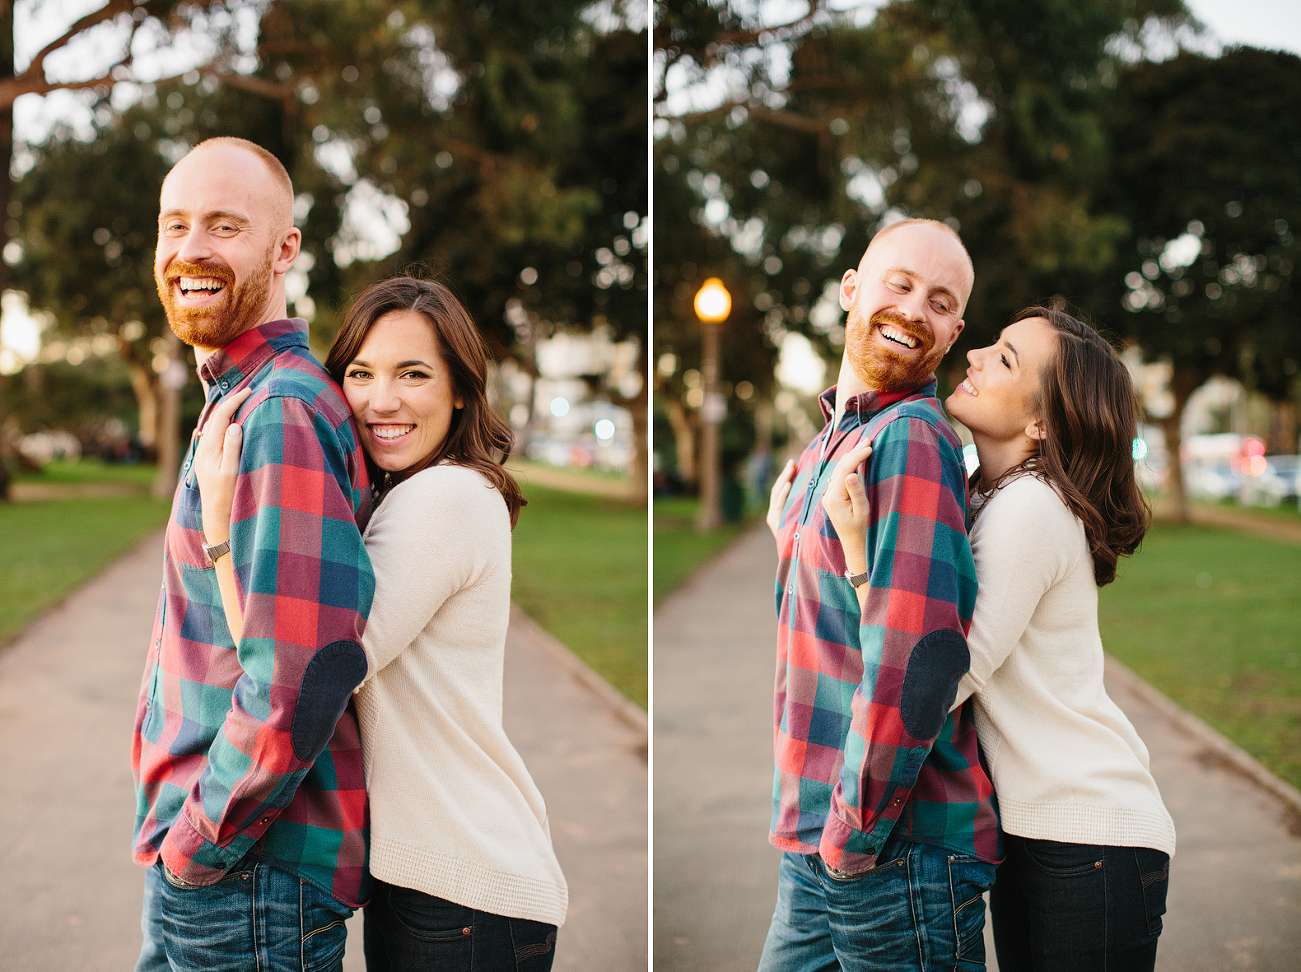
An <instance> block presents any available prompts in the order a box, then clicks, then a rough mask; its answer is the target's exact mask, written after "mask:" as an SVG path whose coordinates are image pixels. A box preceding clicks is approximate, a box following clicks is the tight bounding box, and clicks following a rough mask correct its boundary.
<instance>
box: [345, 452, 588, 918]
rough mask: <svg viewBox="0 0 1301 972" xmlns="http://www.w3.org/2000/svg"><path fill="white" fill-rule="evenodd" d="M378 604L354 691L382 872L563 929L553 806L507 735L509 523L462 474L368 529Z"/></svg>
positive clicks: (425, 475) (469, 475) (404, 497)
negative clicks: (365, 664) (550, 816)
mask: <svg viewBox="0 0 1301 972" xmlns="http://www.w3.org/2000/svg"><path fill="white" fill-rule="evenodd" d="M365 540H366V550H367V552H368V553H369V554H370V559H371V564H372V565H373V567H374V569H375V580H376V583H375V602H374V605H373V607H372V608H371V612H370V617H369V620H368V621H367V623H366V631H365V636H364V639H363V642H364V647H365V649H366V656H367V659H368V661H369V664H370V670H369V672H368V674H367V678H366V681H365V682H364V683H363V684H362V686H361V688H359V689H358V690H357V697H356V698H357V715H358V719H359V722H360V725H361V741H362V755H363V757H364V760H365V766H366V789H367V791H368V792H369V794H370V814H371V838H370V872H371V874H373V875H374V876H375V877H377V878H379V879H380V880H383V881H387V882H388V883H389V884H395V885H399V886H401V887H405V888H414V889H416V890H418V891H423V892H425V893H426V894H431V895H435V896H437V897H440V898H446V899H448V900H450V901H455V902H456V903H457V904H461V905H465V906H467V907H470V908H474V909H476V910H479V911H485V912H489V913H491V914H496V915H505V916H507V917H511V918H528V919H532V920H534V921H541V922H547V923H549V924H554V925H561V924H563V923H564V920H565V911H566V908H567V906H568V890H567V888H566V886H565V879H564V876H563V875H562V874H561V873H560V865H559V864H558V863H557V861H556V856H555V854H554V853H553V852H552V849H551V835H550V831H549V829H548V826H547V811H546V806H545V805H544V804H543V802H542V794H541V793H539V792H538V788H537V787H536V786H535V785H534V783H533V780H532V779H531V778H530V777H529V774H528V770H527V769H525V768H524V762H523V760H521V759H520V756H519V754H518V753H517V752H516V751H515V749H514V747H513V746H511V744H510V741H509V740H508V739H507V738H506V734H505V732H504V731H503V730H502V725H501V714H502V663H503V657H504V653H505V643H506V623H507V617H508V614H509V611H510V518H509V515H508V513H507V510H506V504H505V503H504V502H503V500H502V497H501V494H500V493H498V492H497V490H496V489H494V488H493V487H492V486H491V485H490V484H489V483H488V481H487V480H485V479H484V478H483V477H482V476H481V475H479V474H478V473H477V472H474V471H473V470H470V469H466V468H464V467H462V466H451V465H440V466H435V467H432V468H430V469H426V470H424V471H422V472H419V473H416V474H415V475H414V476H412V477H411V478H410V479H407V480H405V481H404V482H402V483H400V484H399V485H397V486H395V487H394V488H393V490H392V491H391V492H390V493H389V494H388V496H386V497H385V498H384V501H383V502H382V503H381V504H380V505H379V508H378V509H377V510H376V511H375V513H374V514H373V515H372V517H371V520H370V523H369V525H368V526H367V528H366V533H365Z"/></svg>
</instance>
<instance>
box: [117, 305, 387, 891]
mask: <svg viewBox="0 0 1301 972" xmlns="http://www.w3.org/2000/svg"><path fill="white" fill-rule="evenodd" d="M200 374H201V375H202V376H203V378H204V380H205V381H206V382H207V383H208V385H209V389H210V390H209V396H208V405H207V407H206V408H205V409H204V413H203V415H202V416H201V417H200V419H199V428H200V429H202V428H203V426H204V424H205V422H206V421H207V416H208V414H209V413H210V412H211V411H212V408H213V406H214V405H215V404H216V403H217V402H218V401H220V400H221V399H222V398H223V397H224V396H226V395H228V394H231V393H233V392H235V391H238V390H239V389H242V388H245V387H249V388H252V389H253V394H252V395H251V396H250V397H249V399H248V400H247V401H246V402H245V403H244V404H243V405H242V406H241V407H240V411H239V420H240V422H241V424H242V425H243V429H244V444H243V451H242V454H241V458H240V471H239V479H238V481H237V484H236V490H235V499H234V508H233V510H232V515H231V520H232V522H231V534H230V538H231V549H230V552H231V557H232V563H233V565H234V568H235V576H236V586H237V588H238V596H239V600H240V603H241V606H242V607H243V611H244V631H243V635H242V637H241V638H240V641H239V644H238V645H236V644H235V643H234V641H233V639H232V638H231V634H230V630H229V628H228V627H227V625H226V618H225V614H224V613H223V611H222V607H221V594H220V591H219V590H218V587H217V577H216V571H215V570H213V569H212V565H211V562H210V561H209V560H208V558H207V555H206V554H205V553H204V551H203V548H202V546H201V544H202V543H203V542H204V535H203V519H202V515H201V512H202V510H201V506H200V502H199V489H198V484H197V483H196V481H195V478H194V475H193V473H192V472H191V464H192V462H193V457H194V449H195V446H196V444H197V442H198V439H197V436H196V438H195V439H194V440H193V441H192V442H191V444H190V449H189V452H188V454H187V456H186V458H185V462H184V466H183V467H182V471H181V472H182V474H181V481H180V482H179V483H178V484H177V488H176V494H175V497H174V499H173V501H172V515H171V520H170V521H169V523H168V526H167V538H166V549H165V552H164V556H163V591H162V596H161V598H160V599H159V604H158V614H157V617H156V619H155V622H154V631H153V637H152V639H151V646H150V650H149V656H148V661H147V663H146V665H145V676H144V682H143V684H142V686H141V692H140V701H139V703H138V706H137V710H136V724H135V737H134V742H133V749H132V767H133V769H134V773H135V780H136V821H135V860H136V862H137V863H138V864H141V865H145V866H149V865H152V864H153V863H154V862H155V861H156V860H157V859H158V858H159V856H161V857H162V860H163V863H164V864H165V865H166V866H167V868H168V869H169V870H170V871H171V872H172V873H173V874H174V875H176V876H177V877H178V878H180V879H181V880H182V881H184V882H187V883H190V884H196V885H206V884H213V883H215V882H216V881H218V880H220V879H221V878H222V877H223V876H224V875H225V873H226V872H227V871H228V870H229V869H230V868H231V867H233V866H234V865H235V864H236V863H237V862H238V861H239V860H240V859H241V858H243V857H244V856H245V855H247V854H250V853H251V854H252V855H253V856H255V857H257V858H259V859H261V860H264V861H266V862H267V863H269V864H272V865H273V866H277V867H280V868H282V869H284V870H288V871H290V872H292V873H295V874H297V875H298V876H299V877H301V878H303V879H304V880H307V881H310V882H312V883H313V884H315V885H316V886H318V887H320V888H321V889H322V890H324V891H326V892H327V893H329V894H331V895H333V896H334V897H335V898H336V899H338V900H339V901H341V902H343V903H344V904H347V905H351V906H357V905H360V904H361V903H362V902H363V901H364V900H365V897H366V896H367V895H368V893H369V892H368V881H369V879H368V877H367V875H366V841H367V805H366V791H365V778H364V775H363V771H362V759H361V743H360V738H359V733H358V729H357V719H356V715H355V713H354V710H353V707H352V690H353V689H354V688H355V687H356V686H357V685H358V684H360V682H361V680H362V678H363V677H364V676H365V673H366V658H365V655H364V654H363V652H362V649H361V635H362V629H363V628H364V626H365V622H366V615H367V614H368V613H369V611H370V605H371V598H372V596H373V595H374V590H375V583H374V576H373V574H372V572H371V566H370V558H369V557H368V556H367V555H366V548H365V547H364V546H363V545H362V540H361V533H360V530H361V529H362V528H364V526H365V523H366V521H367V519H368V518H369V516H370V490H369V483H368V479H367V474H366V464H365V461H364V458H363V456H362V453H361V449H360V447H359V444H358V441H357V438H356V435H355V432H354V426H353V424H352V415H351V412H350V410H349V408H348V404H347V402H346V401H345V400H344V398H343V395H342V394H341V393H340V391H339V388H338V386H337V385H335V384H334V382H333V381H332V380H331V379H330V377H329V376H328V375H327V374H326V373H325V371H324V370H323V369H322V368H321V366H320V365H319V364H318V363H317V361H316V359H315V358H313V357H312V355H311V353H310V352H309V351H308V349H307V324H306V322H305V321H301V320H296V319H294V320H281V321H273V322H271V323H268V324H264V325H262V326H261V327H258V328H254V329H253V330H250V331H247V332H245V333H244V334H242V335H240V336H239V337H238V338H236V339H235V340H234V341H232V342H231V343H230V344H229V345H227V347H225V348H224V349H222V350H220V351H217V352H216V353H215V354H213V355H212V356H211V357H209V358H208V359H207V360H206V361H205V362H204V363H203V366H202V367H201V368H200Z"/></svg>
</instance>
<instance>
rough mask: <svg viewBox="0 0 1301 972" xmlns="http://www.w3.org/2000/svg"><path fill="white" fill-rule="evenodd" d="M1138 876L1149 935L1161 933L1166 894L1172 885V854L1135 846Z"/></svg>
mask: <svg viewBox="0 0 1301 972" xmlns="http://www.w3.org/2000/svg"><path fill="white" fill-rule="evenodd" d="M1134 860H1135V862H1136V863H1137V865H1138V878H1139V882H1140V883H1141V884H1142V886H1143V908H1144V910H1145V911H1146V913H1147V931H1148V934H1149V935H1159V934H1161V916H1162V915H1164V914H1165V896H1166V891H1167V890H1168V889H1169V887H1170V855H1168V854H1166V853H1164V852H1163V851H1158V850H1151V849H1149V848H1147V847H1135V848H1134Z"/></svg>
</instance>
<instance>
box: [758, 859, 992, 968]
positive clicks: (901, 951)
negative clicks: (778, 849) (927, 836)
mask: <svg viewBox="0 0 1301 972" xmlns="http://www.w3.org/2000/svg"><path fill="white" fill-rule="evenodd" d="M993 879H994V865H992V864H986V863H985V862H984V861H981V860H978V859H976V858H974V857H968V856H965V855H961V854H956V853H954V852H953V851H951V850H945V849H944V848H942V847H932V846H930V845H929V844H916V843H911V842H907V841H893V840H892V841H888V842H887V843H886V845H885V847H884V848H883V850H882V852H881V856H880V857H879V858H878V863H877V866H876V867H874V868H873V869H872V870H870V871H866V872H864V873H863V874H861V875H855V876H854V877H852V878H848V879H841V878H837V877H835V876H833V875H832V874H830V873H829V872H828V871H827V868H826V865H825V864H823V862H822V859H821V858H820V857H818V856H817V855H816V854H810V855H808V856H801V855H799V854H790V853H787V854H783V855H782V863H781V869H780V870H779V872H778V880H777V908H776V911H775V912H774V914H773V918H772V926H771V927H770V928H769V929H768V940H767V941H766V942H765V943H764V946H763V956H762V958H760V959H759V972H835V970H840V969H843V970H844V972H869V970H872V972H877V970H879V972H930V970H933V969H945V970H955V969H956V970H958V972H983V970H984V968H985V940H984V928H985V902H984V900H983V899H982V897H981V895H982V894H983V893H984V892H985V890H986V889H988V888H989V885H990V884H991V882H992V881H993Z"/></svg>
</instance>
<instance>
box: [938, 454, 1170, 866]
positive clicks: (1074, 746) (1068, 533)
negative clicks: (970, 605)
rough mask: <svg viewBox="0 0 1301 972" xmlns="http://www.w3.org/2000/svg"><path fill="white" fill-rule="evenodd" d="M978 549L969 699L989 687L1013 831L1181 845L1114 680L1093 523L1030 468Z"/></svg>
mask: <svg viewBox="0 0 1301 972" xmlns="http://www.w3.org/2000/svg"><path fill="white" fill-rule="evenodd" d="M971 549H972V552H973V554H974V555H975V560H976V576H977V579H978V580H979V582H980V591H979V594H978V595H977V597H976V609H975V614H974V616H973V617H972V620H971V635H970V638H969V639H968V640H969V644H970V646H971V671H970V672H969V673H968V674H967V675H966V676H965V677H964V678H963V680H962V684H961V685H960V686H959V689H958V701H959V702H961V701H962V700H963V699H965V698H967V696H969V695H971V694H972V693H973V692H974V693H975V695H976V706H975V718H976V730H977V732H978V733H979V736H980V742H981V746H982V748H983V750H984V753H985V758H986V760H987V762H988V764H989V768H990V772H991V775H992V776H993V779H994V792H995V793H996V794H997V796H998V808H999V816H1000V819H1001V822H1002V826H1003V829H1004V830H1005V831H1006V832H1007V833H1009V834H1017V835H1019V836H1021V837H1031V838H1037V839H1041V840H1059V841H1065V842H1068V843H1076V844H1102V845H1109V846H1118V847H1149V848H1153V849H1155V850H1160V851H1164V852H1165V853H1167V854H1170V855H1172V856H1173V854H1174V850H1175V831H1174V822H1173V821H1172V820H1171V819H1170V814H1169V813H1167V812H1166V809H1165V805H1164V804H1163V803H1162V802H1161V794H1160V793H1159V792H1158V791H1157V786H1156V782H1155V781H1154V780H1153V779H1152V774H1151V773H1150V772H1148V754H1147V747H1146V746H1144V745H1143V740H1141V739H1140V738H1139V737H1138V733H1137V732H1135V731H1134V727H1133V726H1132V725H1131V724H1130V722H1129V720H1128V719H1127V718H1126V717H1125V714H1124V713H1123V712H1121V711H1120V708H1119V707H1118V706H1117V705H1116V704H1115V703H1114V702H1113V701H1112V700H1111V699H1110V698H1109V697H1108V695H1107V693H1106V690H1105V689H1104V688H1103V685H1102V658H1103V651H1102V639H1101V637H1100V636H1099V634H1098V587H1097V584H1096V583H1095V582H1094V579H1093V560H1092V558H1091V557H1090V555H1089V549H1088V544H1087V542H1086V540H1085V535H1084V524H1083V523H1081V522H1080V520H1079V519H1077V518H1076V517H1075V515H1074V514H1073V513H1072V512H1071V511H1070V509H1069V508H1068V507H1067V506H1066V504H1065V503H1063V502H1062V500H1061V498H1060V497H1058V495H1057V494H1056V492H1054V491H1053V489H1052V487H1050V486H1048V485H1047V484H1046V483H1044V482H1043V481H1041V480H1039V479H1036V478H1034V477H1033V476H1023V477H1021V478H1020V479H1017V480H1014V481H1012V482H1011V483H1008V484H1007V485H1006V486H1004V487H1003V488H1002V489H1000V490H998V491H997V492H996V493H995V494H994V495H993V496H992V497H991V498H990V499H989V500H988V502H986V503H985V505H984V507H983V508H981V509H980V511H979V513H978V515H977V517H976V522H975V525H974V526H973V527H972V530H971Z"/></svg>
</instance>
